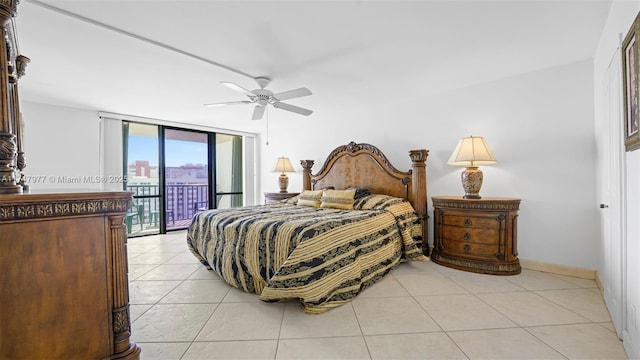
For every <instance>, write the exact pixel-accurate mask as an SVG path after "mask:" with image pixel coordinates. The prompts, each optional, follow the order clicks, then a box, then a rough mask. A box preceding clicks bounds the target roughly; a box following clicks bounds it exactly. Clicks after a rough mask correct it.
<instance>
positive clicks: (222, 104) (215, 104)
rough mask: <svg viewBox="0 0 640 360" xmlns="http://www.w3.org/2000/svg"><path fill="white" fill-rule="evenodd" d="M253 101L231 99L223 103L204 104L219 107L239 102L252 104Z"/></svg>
mask: <svg viewBox="0 0 640 360" xmlns="http://www.w3.org/2000/svg"><path fill="white" fill-rule="evenodd" d="M251 103H252V101H249V100H243V101H229V102H222V103H212V104H204V106H207V107H217V106H225V105H238V104H251Z"/></svg>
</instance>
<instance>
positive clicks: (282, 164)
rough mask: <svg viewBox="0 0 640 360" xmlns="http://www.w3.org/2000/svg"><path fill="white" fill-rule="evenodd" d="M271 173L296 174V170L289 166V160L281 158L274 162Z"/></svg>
mask: <svg viewBox="0 0 640 360" xmlns="http://www.w3.org/2000/svg"><path fill="white" fill-rule="evenodd" d="M273 172H281V173H283V174H284V173H286V172H296V170H295V169H294V168H293V165H291V160H289V158H287V157H284V156H282V157H279V158H278V160H277V161H276V166H274V167H273Z"/></svg>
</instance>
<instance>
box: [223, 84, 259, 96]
mask: <svg viewBox="0 0 640 360" xmlns="http://www.w3.org/2000/svg"><path fill="white" fill-rule="evenodd" d="M220 84H222V85H224V86H226V87H228V88H229V89H231V90H234V91H237V92H239V93H243V94H245V95H247V96H254V94H253V93H252V92H251V91H249V90H247V89H245V88H243V87H242V86H240V85H238V84H236V83H232V82H229V81H220Z"/></svg>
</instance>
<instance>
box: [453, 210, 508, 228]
mask: <svg viewBox="0 0 640 360" xmlns="http://www.w3.org/2000/svg"><path fill="white" fill-rule="evenodd" d="M503 219H504V216H502V217H501V216H500V214H499V213H497V214H485V215H469V214H464V213H462V212H456V211H448V212H445V213H444V214H443V215H442V224H443V225H453V226H464V227H475V228H483V229H487V228H490V229H498V228H500V221H501V220H503Z"/></svg>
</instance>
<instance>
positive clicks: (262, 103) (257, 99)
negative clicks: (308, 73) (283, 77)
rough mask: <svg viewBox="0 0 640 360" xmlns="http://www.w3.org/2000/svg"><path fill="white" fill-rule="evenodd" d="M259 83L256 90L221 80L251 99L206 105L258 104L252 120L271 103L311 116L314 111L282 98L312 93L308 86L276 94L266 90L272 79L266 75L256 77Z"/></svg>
mask: <svg viewBox="0 0 640 360" xmlns="http://www.w3.org/2000/svg"><path fill="white" fill-rule="evenodd" d="M255 80H256V82H257V83H258V86H259V87H260V88H259V89H255V90H247V89H245V88H243V87H242V86H240V85H238V84H235V83H232V82H228V81H221V82H220V83H221V84H222V85H225V86H226V87H228V88H230V89H231V90H234V91H237V92H239V93H242V94H245V95H247V96H248V97H249V100H242V101H230V102H223V103H213V104H204V106H224V105H235V104H254V103H255V104H256V107H255V108H254V109H253V115H252V116H251V120H260V119H262V116H263V115H264V112H265V110H266V108H267V105H271V106H273V107H274V108H277V109H282V110H287V111H291V112H294V113H296V114H300V115H305V116H309V115H311V113H313V111H312V110H309V109H304V108H301V107H298V106H294V105H291V104H287V103H283V102H281V101H282V100H288V99H293V98H297V97H302V96H308V95H311V91H309V89H307V88H304V87H302V88H299V89H294V90H289V91H284V92H280V93H277V94H274V93H273V92H272V91H269V90H266V89H265V87H266V86H267V85H268V84H269V82H270V81H271V79H269V78H265V77H259V78H256V79H255Z"/></svg>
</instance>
